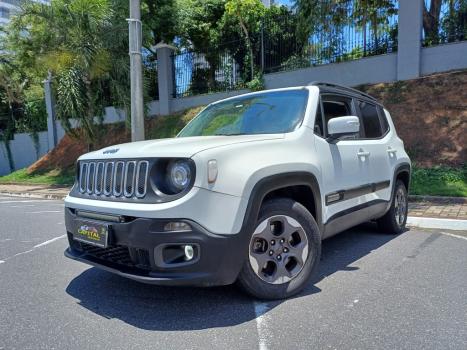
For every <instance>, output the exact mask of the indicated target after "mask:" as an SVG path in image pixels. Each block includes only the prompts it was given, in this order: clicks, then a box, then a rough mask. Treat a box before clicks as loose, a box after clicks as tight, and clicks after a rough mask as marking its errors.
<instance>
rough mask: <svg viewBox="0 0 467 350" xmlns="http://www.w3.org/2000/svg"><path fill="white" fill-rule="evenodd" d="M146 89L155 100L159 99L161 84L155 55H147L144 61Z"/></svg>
mask: <svg viewBox="0 0 467 350" xmlns="http://www.w3.org/2000/svg"><path fill="white" fill-rule="evenodd" d="M143 67H144V81H145V85H146V86H145V88H146V89H145V90H146V91H147V94H148V96H149V97H150V98H151V99H153V100H158V99H159V84H158V78H157V60H156V59H155V58H154V57H146V59H145V60H144V62H143Z"/></svg>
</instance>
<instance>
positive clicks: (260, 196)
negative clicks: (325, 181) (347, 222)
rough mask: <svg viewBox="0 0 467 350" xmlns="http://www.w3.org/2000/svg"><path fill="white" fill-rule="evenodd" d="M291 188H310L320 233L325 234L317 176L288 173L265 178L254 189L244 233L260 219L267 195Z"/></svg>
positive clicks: (249, 199) (244, 219) (243, 227)
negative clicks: (262, 205)
mask: <svg viewBox="0 0 467 350" xmlns="http://www.w3.org/2000/svg"><path fill="white" fill-rule="evenodd" d="M289 186H308V187H310V189H311V191H312V193H313V199H314V203H315V210H316V218H315V220H316V223H317V224H318V227H319V230H320V233H321V234H322V232H323V220H322V205H321V192H320V188H319V184H318V180H317V179H316V176H315V175H314V174H312V173H309V172H287V173H280V174H275V175H271V176H268V177H265V178H263V179H261V180H259V181H258V182H257V183H256V184H255V185H254V187H253V189H252V191H251V193H250V196H249V198H248V205H247V208H246V212H245V216H244V218H243V224H242V232H246V231H248V228H251V227H253V225H254V224H255V221H256V219H257V217H258V214H259V211H260V208H261V203H262V202H263V200H264V198H265V197H266V195H267V194H268V193H270V192H272V191H275V190H278V189H281V188H284V187H289Z"/></svg>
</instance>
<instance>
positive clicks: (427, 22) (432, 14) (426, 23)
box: [423, 0, 442, 43]
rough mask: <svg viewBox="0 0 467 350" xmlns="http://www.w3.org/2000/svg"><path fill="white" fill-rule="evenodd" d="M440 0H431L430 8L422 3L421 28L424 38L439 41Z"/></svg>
mask: <svg viewBox="0 0 467 350" xmlns="http://www.w3.org/2000/svg"><path fill="white" fill-rule="evenodd" d="M441 5H442V0H431V1H430V10H429V11H428V10H427V8H426V5H425V4H424V5H423V29H424V30H425V40H428V41H429V42H434V43H437V42H438V41H439V15H440V13H441Z"/></svg>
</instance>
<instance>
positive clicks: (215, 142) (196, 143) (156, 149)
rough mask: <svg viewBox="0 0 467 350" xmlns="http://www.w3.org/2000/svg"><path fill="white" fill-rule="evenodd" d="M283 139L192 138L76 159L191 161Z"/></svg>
mask: <svg viewBox="0 0 467 350" xmlns="http://www.w3.org/2000/svg"><path fill="white" fill-rule="evenodd" d="M282 138H284V134H263V135H237V136H195V137H179V138H171V139H159V140H149V141H139V142H130V143H123V144H120V145H115V146H110V147H106V148H103V149H100V150H98V151H94V152H90V153H86V154H84V155H82V156H81V157H80V158H79V159H80V160H83V159H122V158H152V157H174V158H191V157H192V156H194V155H195V154H196V153H199V152H202V151H205V150H207V149H212V148H217V147H222V146H228V145H233V144H237V143H244V142H258V141H265V140H275V139H282Z"/></svg>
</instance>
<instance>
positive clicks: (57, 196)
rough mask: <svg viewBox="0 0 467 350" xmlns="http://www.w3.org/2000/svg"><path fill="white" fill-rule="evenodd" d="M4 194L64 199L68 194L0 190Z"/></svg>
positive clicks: (0, 193)
mask: <svg viewBox="0 0 467 350" xmlns="http://www.w3.org/2000/svg"><path fill="white" fill-rule="evenodd" d="M0 195H2V196H10V197H20V198H41V199H54V200H63V199H65V197H66V196H67V195H66V194H51V193H29V192H21V193H20V192H0Z"/></svg>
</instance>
